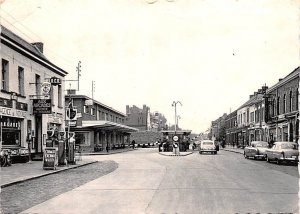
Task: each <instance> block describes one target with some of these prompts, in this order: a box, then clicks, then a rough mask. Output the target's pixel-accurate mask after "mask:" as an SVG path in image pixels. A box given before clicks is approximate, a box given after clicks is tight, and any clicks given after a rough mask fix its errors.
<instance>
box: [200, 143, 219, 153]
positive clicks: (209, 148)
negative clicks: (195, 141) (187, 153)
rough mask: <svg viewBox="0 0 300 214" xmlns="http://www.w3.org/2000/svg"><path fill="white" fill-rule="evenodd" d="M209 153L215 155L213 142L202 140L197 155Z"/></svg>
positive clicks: (215, 150)
mask: <svg viewBox="0 0 300 214" xmlns="http://www.w3.org/2000/svg"><path fill="white" fill-rule="evenodd" d="M203 152H209V153H211V154H217V149H216V145H215V142H214V141H212V140H203V141H201V143H200V145H199V153H200V154H202V153H203Z"/></svg>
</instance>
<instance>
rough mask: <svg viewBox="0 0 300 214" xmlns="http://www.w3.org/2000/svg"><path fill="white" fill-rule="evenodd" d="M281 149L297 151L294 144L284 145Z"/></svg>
mask: <svg viewBox="0 0 300 214" xmlns="http://www.w3.org/2000/svg"><path fill="white" fill-rule="evenodd" d="M281 148H282V149H297V145H296V144H292V143H287V144H282V145H281Z"/></svg>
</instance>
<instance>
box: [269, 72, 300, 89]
mask: <svg viewBox="0 0 300 214" xmlns="http://www.w3.org/2000/svg"><path fill="white" fill-rule="evenodd" d="M299 74H300V67H297V68H295V69H294V70H293V71H292V72H291V73H289V74H288V75H287V76H285V77H284V78H283V79H281V80H280V81H279V82H278V83H276V84H275V85H273V86H272V87H270V88H268V89H267V93H269V92H271V91H273V90H274V89H275V88H277V87H278V86H280V85H282V84H284V83H285V82H286V81H288V80H290V79H291V78H293V77H296V76H299Z"/></svg>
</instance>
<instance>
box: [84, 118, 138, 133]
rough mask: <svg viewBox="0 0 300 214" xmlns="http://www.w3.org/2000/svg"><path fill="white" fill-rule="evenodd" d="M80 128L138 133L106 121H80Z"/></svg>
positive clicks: (131, 128)
mask: <svg viewBox="0 0 300 214" xmlns="http://www.w3.org/2000/svg"><path fill="white" fill-rule="evenodd" d="M82 128H93V129H103V130H111V131H121V132H137V131H139V130H138V129H136V128H133V127H130V126H126V125H123V124H120V123H114V122H111V121H106V120H84V121H82Z"/></svg>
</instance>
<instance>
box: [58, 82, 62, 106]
mask: <svg viewBox="0 0 300 214" xmlns="http://www.w3.org/2000/svg"><path fill="white" fill-rule="evenodd" d="M57 95H58V107H62V89H61V85H58V87H57Z"/></svg>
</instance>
